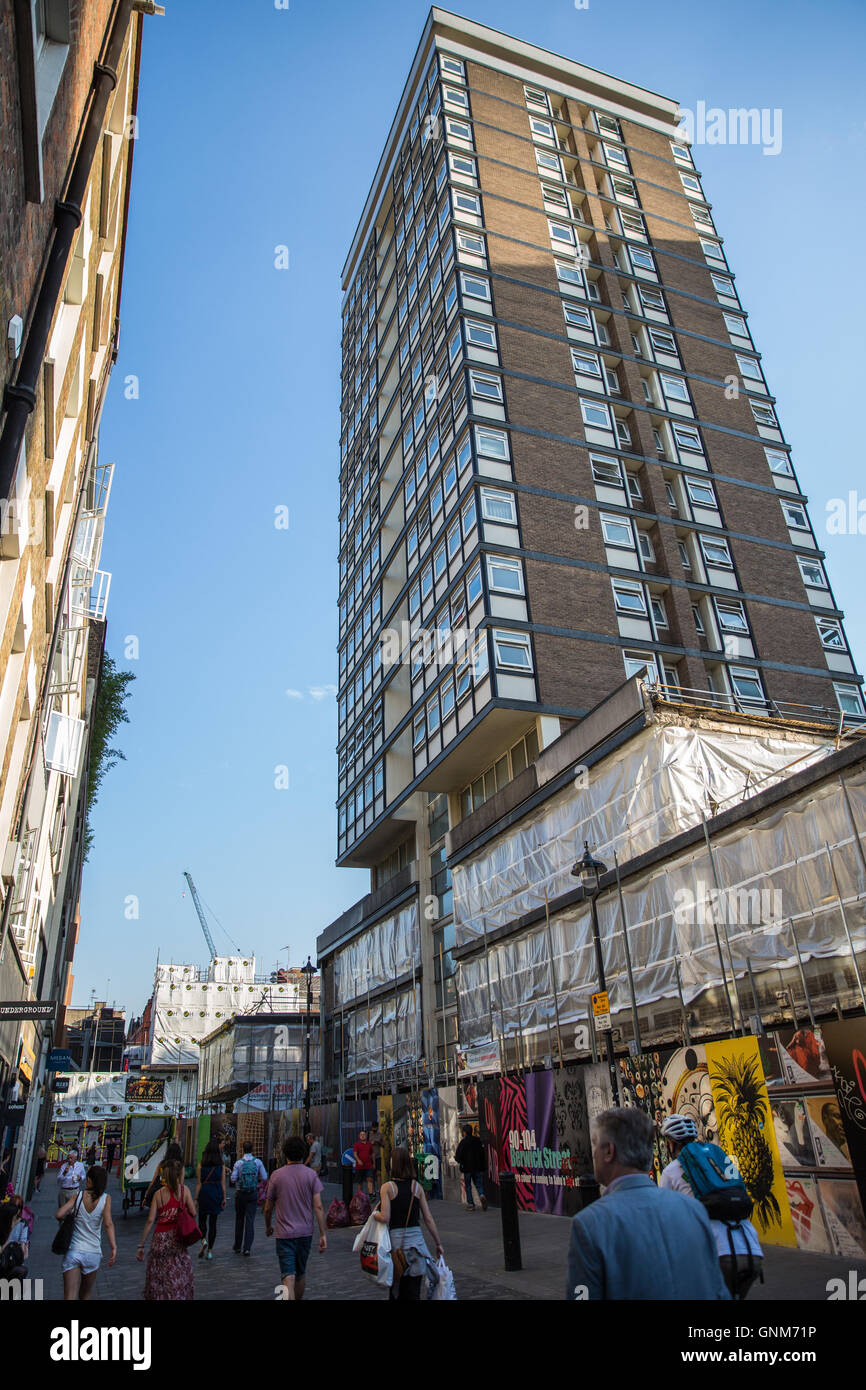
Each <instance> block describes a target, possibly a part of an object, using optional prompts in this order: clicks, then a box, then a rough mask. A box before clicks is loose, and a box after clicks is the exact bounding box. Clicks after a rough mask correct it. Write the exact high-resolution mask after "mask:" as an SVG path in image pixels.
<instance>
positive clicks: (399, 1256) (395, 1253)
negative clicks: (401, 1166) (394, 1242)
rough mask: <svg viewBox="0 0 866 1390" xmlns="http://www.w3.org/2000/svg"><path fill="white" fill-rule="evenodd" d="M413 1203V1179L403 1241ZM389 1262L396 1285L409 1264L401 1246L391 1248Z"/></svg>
mask: <svg viewBox="0 0 866 1390" xmlns="http://www.w3.org/2000/svg"><path fill="white" fill-rule="evenodd" d="M414 1201H415V1180H414V1178H413V1180H412V1195H411V1197H410V1199H409V1210H408V1211H407V1213H406V1220H405V1222H404V1223H403V1232H404V1239H405V1232H406V1231H407V1230H408V1228H409V1217H410V1216H411V1215H412V1204H413V1203H414ZM391 1262H392V1264H393V1266H394V1283H395V1284H396V1283H398V1282H399V1281H400V1280H401V1279H402V1278H403V1275H404V1274H405V1273H406V1267H407V1265H408V1263H409V1261H408V1260H407V1259H406V1255H405V1253H404V1251H403V1247H402V1246H394V1247H393V1249H392V1250H391Z"/></svg>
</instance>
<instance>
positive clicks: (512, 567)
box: [487, 555, 526, 595]
mask: <svg viewBox="0 0 866 1390" xmlns="http://www.w3.org/2000/svg"><path fill="white" fill-rule="evenodd" d="M497 570H498V571H501V572H502V573H503V574H508V575H513V576H514V577H515V579H516V581H517V582H516V584H501V583H497V582H496V581H495V580H494V573H495V572H496V571H497ZM487 587H488V589H489V590H490V591H491V592H493V593H497V594H518V595H523V594H525V593H526V588H525V585H524V582H523V564H522V563H521V561H520V560H519V559H518V558H517V556H516V555H488V556H487Z"/></svg>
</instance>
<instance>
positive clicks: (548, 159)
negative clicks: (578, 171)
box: [535, 150, 562, 179]
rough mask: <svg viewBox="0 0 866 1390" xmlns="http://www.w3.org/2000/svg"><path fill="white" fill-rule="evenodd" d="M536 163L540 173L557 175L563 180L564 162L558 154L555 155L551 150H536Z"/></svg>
mask: <svg viewBox="0 0 866 1390" xmlns="http://www.w3.org/2000/svg"><path fill="white" fill-rule="evenodd" d="M535 162H536V164H537V165H538V170H539V173H542V172H543V173H545V174H547V175H550V174H555V175H556V177H557V178H558V179H561V178H562V160H561V159H560V158H559V155H558V154H553V153H551V151H549V150H536V151H535Z"/></svg>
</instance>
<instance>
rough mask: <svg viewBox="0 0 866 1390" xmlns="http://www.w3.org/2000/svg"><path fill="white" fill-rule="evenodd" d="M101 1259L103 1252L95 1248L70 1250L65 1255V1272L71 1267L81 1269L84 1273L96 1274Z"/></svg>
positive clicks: (63, 1266) (63, 1268) (63, 1267)
mask: <svg viewBox="0 0 866 1390" xmlns="http://www.w3.org/2000/svg"><path fill="white" fill-rule="evenodd" d="M101 1259H102V1254H101V1253H99V1254H97V1253H96V1252H95V1251H93V1250H68V1251H67V1252H66V1254H65V1255H64V1257H63V1265H62V1270H63V1273H64V1274H66V1273H67V1272H68V1271H69V1270H70V1269H80V1270H81V1273H82V1274H95V1273H96V1271H97V1270H98V1269H99V1262H100V1260H101Z"/></svg>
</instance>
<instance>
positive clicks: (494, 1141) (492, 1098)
mask: <svg viewBox="0 0 866 1390" xmlns="http://www.w3.org/2000/svg"><path fill="white" fill-rule="evenodd" d="M499 1081H500V1078H499V1077H498V1076H497V1077H495V1078H494V1077H491V1078H490V1079H489V1080H484V1081H479V1083H478V1133H479V1136H480V1138H481V1142H482V1143H483V1145H484V1148H485V1151H486V1154H487V1173H486V1181H485V1187H484V1190H485V1192H486V1193H487V1200H488V1201H489V1202H490V1204H491V1206H497V1207H498V1206H499V1147H500V1128H499Z"/></svg>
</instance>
